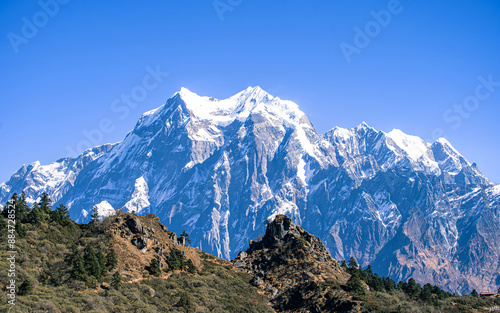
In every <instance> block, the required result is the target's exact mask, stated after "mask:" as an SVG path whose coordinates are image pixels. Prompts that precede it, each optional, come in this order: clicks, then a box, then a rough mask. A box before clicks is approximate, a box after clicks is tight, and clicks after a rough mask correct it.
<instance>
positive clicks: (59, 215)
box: [51, 204, 70, 226]
mask: <svg viewBox="0 0 500 313" xmlns="http://www.w3.org/2000/svg"><path fill="white" fill-rule="evenodd" d="M51 214H52V220H53V221H54V222H56V223H58V224H60V225H63V226H65V225H68V223H69V221H70V218H69V211H68V208H67V207H66V206H65V205H64V204H61V205H59V206H58V207H57V208H56V209H55V210H54V211H52V212H51Z"/></svg>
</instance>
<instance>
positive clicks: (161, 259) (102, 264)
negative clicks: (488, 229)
mask: <svg viewBox="0 0 500 313" xmlns="http://www.w3.org/2000/svg"><path fill="white" fill-rule="evenodd" d="M47 204H49V205H47ZM18 205H19V208H18V210H17V213H16V215H17V226H16V231H15V235H16V238H15V243H14V247H9V246H8V240H7V231H6V230H7V226H6V219H5V218H4V216H3V214H2V215H0V231H1V233H0V236H1V241H0V242H1V247H0V266H2V267H3V268H8V263H9V261H8V259H7V258H8V256H9V252H8V251H11V250H14V251H17V254H16V267H15V273H16V276H15V279H16V283H15V285H16V287H17V288H16V298H15V311H14V312H274V311H277V312H438V311H439V312H479V311H478V310H479V309H483V310H484V309H485V308H490V307H493V306H494V305H499V304H500V300H499V299H494V298H492V299H479V298H473V297H470V296H465V297H453V296H451V295H450V294H448V293H446V292H444V291H442V290H441V289H440V288H438V287H435V286H430V285H429V286H430V287H429V286H424V287H423V288H422V287H421V286H420V285H418V284H417V283H415V281H414V280H413V281H412V280H410V281H409V282H408V283H402V282H400V283H399V284H397V285H396V284H395V283H394V281H392V280H391V279H388V278H381V277H379V276H378V275H376V274H374V273H373V272H371V269H370V268H368V269H365V270H363V269H361V268H360V267H358V266H357V264H355V263H356V262H355V261H354V260H351V261H350V262H349V267H348V266H347V265H346V264H345V263H344V262H342V263H341V264H339V263H338V262H337V261H336V260H334V259H333V258H332V257H331V256H330V254H329V253H328V252H327V250H326V248H325V246H324V245H323V243H322V242H321V241H320V240H319V239H318V238H317V237H315V236H313V235H311V234H309V233H307V232H306V231H305V230H303V229H302V228H301V227H299V226H296V225H295V224H294V223H293V222H292V220H291V219H290V218H288V217H286V216H283V215H279V216H277V217H276V218H275V220H274V221H273V222H271V223H269V225H268V227H267V230H266V234H265V236H264V237H263V238H262V240H261V241H254V242H251V243H250V247H249V249H248V250H247V251H246V252H240V253H239V255H238V257H237V258H236V259H235V260H234V261H233V262H232V263H230V262H228V261H226V260H224V259H220V258H218V257H215V256H212V255H209V254H207V253H205V252H203V251H201V250H199V249H196V248H192V247H190V246H188V245H186V241H187V242H189V236H188V234H185V233H184V234H183V235H181V236H177V235H176V234H175V233H173V232H171V231H169V230H168V228H167V227H166V226H164V225H163V224H162V223H161V222H160V221H159V219H158V217H156V216H154V215H144V216H136V215H134V214H130V213H118V214H117V215H114V216H110V217H108V218H106V219H104V220H103V221H101V222H98V221H96V220H94V221H93V222H91V223H90V224H77V223H75V222H73V221H71V220H70V219H69V217H68V216H67V214H65V209H64V207H61V206H59V207H58V208H57V209H56V210H51V209H50V201H47V199H46V200H45V201H41V202H40V205H38V204H36V205H34V206H33V207H32V208H29V207H27V206H26V205H25V204H23V201H22V200H21V201H19V202H18ZM4 213H5V212H4ZM7 276H8V272H7V271H2V272H1V274H0V281H2V282H7V284H6V285H5V286H3V290H4V291H6V292H9V283H8V281H9V277H7ZM7 301H8V298H6V297H2V298H1V300H0V307H1V308H2V309H6V310H7V309H8V308H9V307H10V305H9V304H8V303H7ZM11 312H12V311H11Z"/></svg>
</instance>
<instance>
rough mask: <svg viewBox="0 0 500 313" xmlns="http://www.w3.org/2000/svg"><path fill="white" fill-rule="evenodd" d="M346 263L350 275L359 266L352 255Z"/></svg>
mask: <svg viewBox="0 0 500 313" xmlns="http://www.w3.org/2000/svg"><path fill="white" fill-rule="evenodd" d="M348 264H349V269H348V272H349V274H351V275H352V274H353V273H354V272H356V271H357V270H358V267H359V265H358V262H356V259H355V258H354V257H351V258H350V259H349V263H348Z"/></svg>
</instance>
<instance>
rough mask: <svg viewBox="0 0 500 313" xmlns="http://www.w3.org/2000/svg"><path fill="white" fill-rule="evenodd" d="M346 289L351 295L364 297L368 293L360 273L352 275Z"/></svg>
mask: <svg viewBox="0 0 500 313" xmlns="http://www.w3.org/2000/svg"><path fill="white" fill-rule="evenodd" d="M346 287H347V289H348V290H349V291H350V292H351V293H353V294H356V295H364V294H365V293H366V291H365V287H364V286H363V283H362V282H361V278H360V277H359V273H358V272H354V273H353V274H352V275H351V278H349V280H348V281H347V285H346Z"/></svg>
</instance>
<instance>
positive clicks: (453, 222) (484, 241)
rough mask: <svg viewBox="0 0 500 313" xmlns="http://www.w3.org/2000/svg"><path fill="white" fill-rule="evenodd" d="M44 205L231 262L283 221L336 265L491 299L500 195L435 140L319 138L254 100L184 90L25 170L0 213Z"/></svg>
mask: <svg viewBox="0 0 500 313" xmlns="http://www.w3.org/2000/svg"><path fill="white" fill-rule="evenodd" d="M21 191H25V193H26V195H27V200H28V203H30V204H31V203H33V202H34V201H36V200H37V199H38V198H39V197H40V196H41V194H42V193H43V192H47V193H48V194H49V196H50V197H51V198H52V199H53V200H54V201H55V202H56V204H60V203H65V204H67V205H68V207H69V209H70V213H71V217H72V218H73V219H75V220H77V221H79V222H88V221H89V220H90V213H91V212H90V208H92V207H93V206H96V207H97V208H98V209H99V211H100V214H101V215H109V214H112V213H113V211H114V210H115V209H117V208H119V207H123V208H124V209H125V210H126V211H129V212H132V211H134V212H137V213H138V214H148V213H154V214H156V215H157V216H158V217H159V218H160V220H161V221H162V222H163V223H164V224H165V225H167V226H168V227H169V228H170V229H171V230H173V231H175V232H181V231H182V230H184V229H185V230H186V231H187V232H188V233H189V234H190V235H191V240H192V244H193V246H196V247H198V248H200V249H202V250H204V251H205V252H209V253H212V254H215V255H217V256H219V257H222V258H225V259H227V260H229V259H231V258H234V257H235V256H236V255H237V253H238V252H239V251H240V250H242V249H245V248H246V247H247V244H248V242H249V240H250V239H254V238H257V237H258V236H259V235H260V234H263V233H264V232H265V225H264V224H263V223H262V221H264V220H266V219H269V218H271V219H272V217H273V216H276V215H277V214H287V215H289V216H290V217H292V219H293V221H294V222H295V223H297V224H300V225H301V226H303V227H305V228H307V229H310V230H311V231H313V232H314V235H317V236H318V237H319V238H321V239H322V240H323V241H324V242H325V246H326V248H327V249H328V251H329V252H330V253H331V254H332V256H333V257H334V258H336V259H339V260H342V259H349V258H350V257H354V258H356V259H357V260H358V261H359V263H361V264H362V265H363V266H367V265H369V264H370V265H372V267H373V268H374V269H375V270H376V271H377V272H379V273H381V274H383V275H385V276H390V277H391V278H392V279H394V280H403V281H406V280H407V279H409V278H410V277H412V278H414V279H415V280H417V281H418V282H420V283H425V282H429V281H430V282H431V283H432V284H438V285H440V286H441V287H443V288H446V289H447V290H448V291H451V292H462V293H470V292H471V291H472V289H478V290H488V289H489V290H496V289H497V288H498V287H500V276H499V273H500V263H499V260H500V244H499V243H500V227H498V225H500V187H499V186H498V185H497V186H495V185H494V184H492V183H491V182H490V181H489V180H488V179H487V178H486V177H484V176H483V175H482V174H481V172H480V171H479V169H478V167H477V165H476V164H473V163H470V162H469V161H468V160H467V159H466V158H465V157H464V156H462V155H461V154H460V153H459V152H458V151H457V150H455V149H454V148H453V147H452V145H451V144H450V143H449V142H447V141H446V140H445V139H439V140H437V141H436V142H434V143H427V142H425V141H424V140H422V139H420V138H418V137H415V136H410V135H406V134H404V133H403V132H402V131H400V130H394V131H391V132H388V133H386V132H383V131H377V130H375V129H373V128H371V127H370V126H368V125H367V124H365V123H363V124H361V125H359V126H357V127H355V128H352V129H343V128H338V127H336V128H333V129H332V130H330V131H328V132H327V133H326V134H318V133H317V132H316V130H315V129H314V127H313V125H312V124H311V122H310V121H309V119H308V118H307V116H306V115H305V114H304V113H303V112H302V111H301V110H300V109H299V107H298V106H297V105H296V104H295V103H293V102H291V101H285V100H282V99H279V98H277V97H273V96H271V95H269V94H268V93H266V92H265V91H263V90H262V89H260V88H259V87H254V88H248V89H246V90H244V91H242V92H240V93H238V94H236V95H234V96H232V97H230V98H228V99H224V100H219V99H214V98H210V97H201V96H198V95H196V94H195V93H192V92H190V91H189V90H187V89H184V88H183V89H181V91H180V92H178V93H176V94H175V95H174V96H173V97H171V98H170V99H168V100H167V102H166V103H165V104H164V105H163V106H161V107H159V108H158V109H156V110H153V111H150V112H146V113H145V114H144V115H143V116H142V117H141V118H140V119H139V121H138V122H137V124H136V126H135V127H134V129H133V130H132V131H131V132H130V133H129V134H128V135H127V136H126V138H125V139H124V140H123V141H122V142H120V143H117V144H114V145H103V146H99V147H95V148H93V149H89V150H87V151H85V152H83V153H82V154H81V155H79V156H76V157H74V158H63V159H60V160H58V161H56V162H55V163H53V164H50V165H41V164H40V163H38V162H35V163H33V164H31V165H25V166H23V167H22V168H21V169H20V170H19V171H18V172H17V173H15V174H14V175H13V176H12V177H11V178H10V179H9V181H7V182H5V183H3V184H1V185H0V202H2V203H4V202H5V201H6V200H8V199H9V198H10V197H11V196H12V194H13V193H14V192H17V193H18V194H20V192H21Z"/></svg>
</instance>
